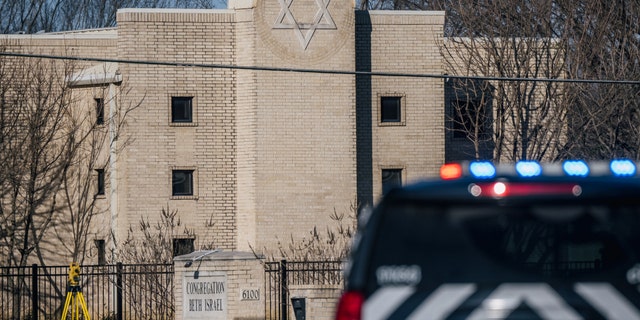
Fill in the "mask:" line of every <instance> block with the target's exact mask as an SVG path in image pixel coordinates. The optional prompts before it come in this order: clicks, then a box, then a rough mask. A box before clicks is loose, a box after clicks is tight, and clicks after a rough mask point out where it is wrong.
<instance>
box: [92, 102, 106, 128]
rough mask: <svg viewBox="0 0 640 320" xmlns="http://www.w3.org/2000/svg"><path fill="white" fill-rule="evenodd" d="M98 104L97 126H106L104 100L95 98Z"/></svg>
mask: <svg viewBox="0 0 640 320" xmlns="http://www.w3.org/2000/svg"><path fill="white" fill-rule="evenodd" d="M94 100H95V102H96V124H104V99H102V98H95V99H94Z"/></svg>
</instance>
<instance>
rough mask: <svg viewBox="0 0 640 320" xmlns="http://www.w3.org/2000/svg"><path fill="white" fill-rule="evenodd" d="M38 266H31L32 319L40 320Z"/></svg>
mask: <svg viewBox="0 0 640 320" xmlns="http://www.w3.org/2000/svg"><path fill="white" fill-rule="evenodd" d="M39 305H40V304H39V303H38V265H37V264H35V263H34V264H32V265H31V319H33V320H38V313H39V312H38V306H39Z"/></svg>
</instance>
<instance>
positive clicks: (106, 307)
mask: <svg viewBox="0 0 640 320" xmlns="http://www.w3.org/2000/svg"><path fill="white" fill-rule="evenodd" d="M68 271H69V266H38V265H32V266H28V267H0V301H1V304H2V306H3V307H2V308H0V319H7V320H42V319H60V318H61V316H62V310H63V307H64V303H65V298H66V295H67V286H68V281H67V278H68ZM81 272H82V273H81V279H80V286H81V288H82V294H83V296H84V299H85V301H86V305H87V309H88V311H89V315H90V316H91V318H92V319H96V320H122V319H127V320H137V319H145V320H147V319H174V315H175V309H174V295H173V288H174V284H173V273H174V269H173V264H135V265H134V264H121V263H118V264H115V265H89V266H82V268H81ZM70 318H71V317H68V319H70Z"/></svg>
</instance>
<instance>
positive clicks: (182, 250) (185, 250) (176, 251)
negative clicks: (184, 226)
mask: <svg viewBox="0 0 640 320" xmlns="http://www.w3.org/2000/svg"><path fill="white" fill-rule="evenodd" d="M193 241H194V239H193V238H174V239H173V256H174V257H175V256H181V255H183V254H189V253H191V252H193V251H195V247H194V245H193Z"/></svg>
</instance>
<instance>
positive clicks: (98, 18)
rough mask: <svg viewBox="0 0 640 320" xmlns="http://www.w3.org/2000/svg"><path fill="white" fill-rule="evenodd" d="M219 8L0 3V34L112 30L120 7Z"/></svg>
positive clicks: (206, 0) (156, 0)
mask: <svg viewBox="0 0 640 320" xmlns="http://www.w3.org/2000/svg"><path fill="white" fill-rule="evenodd" d="M222 7H226V3H225V1H222V0H78V1H72V0H0V16H2V17H3V19H2V20H0V33H5V34H6V33H36V32H41V31H44V32H52V31H63V30H77V29H90V28H104V27H113V26H115V24H116V13H117V10H118V9H120V8H201V9H211V8H222Z"/></svg>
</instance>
